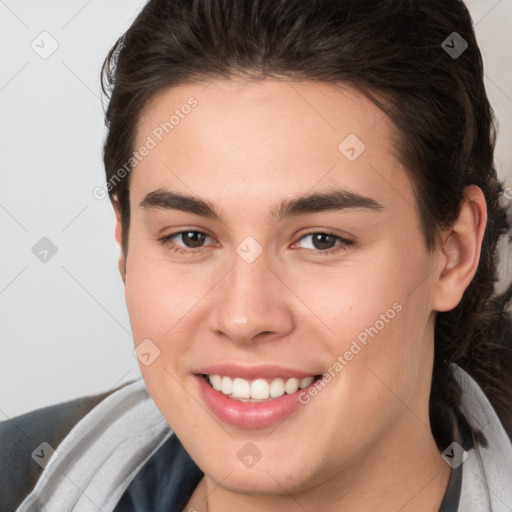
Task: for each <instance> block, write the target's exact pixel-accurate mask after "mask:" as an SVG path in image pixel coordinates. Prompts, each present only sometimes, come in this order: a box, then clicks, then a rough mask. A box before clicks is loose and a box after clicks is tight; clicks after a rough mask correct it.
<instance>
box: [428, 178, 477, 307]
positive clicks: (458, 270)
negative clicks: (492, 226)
mask: <svg viewBox="0 0 512 512" xmlns="http://www.w3.org/2000/svg"><path fill="white" fill-rule="evenodd" d="M464 196H465V197H464V201H463V202H462V205H461V207H460V211H459V215H458V217H457V219H456V220H455V222H454V223H453V224H452V226H451V228H450V229H448V230H447V231H446V232H445V233H443V237H442V241H441V243H440V246H439V248H438V249H437V256H436V257H437V260H438V268H439V269H440V270H439V272H438V274H437V279H436V281H435V283H434V288H433V296H432V309H433V310H434V311H450V310H451V309H453V308H455V307H456V306H457V304H459V302H460V300H461V299H462V296H463V294H464V291H465V290H466V288H467V287H468V286H469V284H470V283H471V280H472V279H473V277H474V275H475V273H476V270H477V268H478V263H479V261H480V252H481V246H482V240H483V236H484V232H485V226H486V224H487V207H486V203H485V197H484V195H483V192H482V190H481V189H480V188H479V187H477V186H476V185H470V186H469V187H466V189H465V190H464Z"/></svg>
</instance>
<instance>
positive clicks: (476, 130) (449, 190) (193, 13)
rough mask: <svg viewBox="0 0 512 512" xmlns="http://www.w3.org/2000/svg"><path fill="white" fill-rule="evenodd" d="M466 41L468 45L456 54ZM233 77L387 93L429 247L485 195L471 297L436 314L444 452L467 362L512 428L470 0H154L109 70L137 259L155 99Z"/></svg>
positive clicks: (489, 155) (511, 381)
mask: <svg viewBox="0 0 512 512" xmlns="http://www.w3.org/2000/svg"><path fill="white" fill-rule="evenodd" d="M455 32H456V33H457V34H456V35H454V33H455ZM450 37H451V39H450ZM454 38H455V39H454ZM444 41H448V43H444V44H443V42H444ZM465 43H467V48H466V49H465V50H464V48H465ZM453 48H455V49H458V50H459V53H460V50H464V51H462V53H460V55H457V54H453V53H451V54H450V52H449V51H448V50H449V49H453ZM233 77H237V78H244V79H247V80H262V79H265V78H274V79H279V80H290V81H302V80H309V81H321V82H328V83H333V84H348V85H350V86H353V87H355V88H356V89H357V90H359V91H361V92H362V93H363V94H365V95H366V96H367V97H369V98H370V99H371V100H372V101H374V102H375V103H376V104H377V105H378V106H379V107H380V108H381V109H382V110H383V111H384V112H386V114H387V115H388V116H389V117H390V119H391V120H392V121H393V123H394V125H395V126H396V129H397V133H398V140H397V144H396V150H397V153H398V158H399V159H400V160H401V162H402V163H403V164H404V166H405V168H406V169H407V172H408V173H409V175H410V177H411V178H412V180H413V183H414V191H415V195H416V199H417V205H418V214H419V218H420V220H421V226H422V231H423V234H424V237H425V241H426V245H427V247H428V249H429V250H432V249H433V248H434V247H435V246H436V244H437V243H438V242H439V233H440V230H441V229H443V228H447V227H449V226H450V225H451V224H452V223H453V221H454V220H455V219H456V218H457V215H458V212H459V209H460V206H461V202H462V201H463V190H464V187H466V186H467V185H470V184H475V185H477V186H479V187H480V188H481V189H482V190H483V193H484V195H485V198H486V202H487V208H488V222H487V226H486V230H485V235H484V240H483V246H482V253H481V258H480V262H479V266H478V269H477V272H476V275H475V277H474V279H473V280H472V282H471V284H470V285H469V286H468V288H467V289H466V291H465V293H464V296H463V298H462V300H461V302H460V303H459V305H458V306H457V307H456V308H455V309H453V310H452V311H448V312H441V313H437V317H436V322H435V361H434V370H433V384H432V389H431V396H430V418H431V422H432V430H433V434H434V437H435V438H436V441H437V443H438V445H439V446H440V448H442V449H444V447H446V444H447V440H445V439H442V432H446V431H447V427H449V425H447V424H446V422H448V418H449V416H450V415H449V411H450V410H453V409H454V406H457V405H458V404H459V403H460V397H461V390H460V389H459V386H458V384H457V382H456V381H455V379H454V377H453V375H452V372H451V371H450V369H449V365H450V363H456V364H458V365H460V366H461V367H462V368H464V369H465V370H466V371H468V372H469V373H470V374H471V375H472V376H473V377H474V378H475V379H476V380H477V382H478V383H479V384H480V386H481V387H482V388H483V390H484V392H485V393H486V394H487V396H488V397H489V399H490V400H491V402H492V404H493V405H494V407H495V409H496V411H497V413H498V415H499V416H500V418H501V420H502V422H503V424H504V426H505V428H506V429H507V431H508V432H509V435H510V434H511V433H512V363H511V361H512V356H511V354H512V349H511V347H510V344H511V343H512V328H511V318H510V314H509V313H508V311H507V307H508V304H509V302H510V299H511V296H512V285H510V286H508V288H507V289H506V291H505V292H504V293H502V294H501V295H500V294H497V292H496V290H495V284H496V283H497V281H498V274H497V262H498V254H497V243H498V241H499V238H500V236H502V235H506V234H507V233H508V237H509V238H510V229H509V224H508V221H507V212H506V209H505V206H504V205H503V204H502V203H500V201H501V197H502V192H503V187H502V184H501V183H500V182H499V180H498V178H497V174H496V170H495V167H494V156H493V154H494V145H495V125H494V118H493V111H492V109H491V106H490V104H489V101H488V98H487V96H486V92H485V87H484V81H483V63H482V57H481V54H480V51H479V48H478V46H477V42H476V39H475V33H474V30H473V26H472V20H471V18H470V15H469V13H468V10H467V8H466V7H465V5H464V4H463V2H462V1H459V0H429V1H428V2H423V1H420V0H387V1H385V2H382V1H381V0H308V1H304V0H280V1H276V0H149V1H148V2H147V4H146V5H145V6H144V8H143V10H142V11H141V12H140V14H139V15H138V17H137V18H136V19H135V21H134V22H133V24H132V25H131V27H130V28H129V29H128V31H127V32H126V33H125V34H124V35H123V36H121V37H120V38H119V40H118V41H117V42H116V44H115V45H114V46H113V48H112V49H111V51H110V52H109V54H108V56H107V58H106V60H105V62H104V65H103V69H102V86H103V91H104V93H105V94H106V95H107V96H108V97H109V98H110V101H109V104H108V109H107V111H106V123H107V127H108V135H107V137H106V140H105V145H104V164H105V170H106V176H107V183H108V184H109V187H108V191H109V195H110V198H111V200H112V201H113V202H114V203H115V204H116V205H117V206H118V207H119V209H120V211H121V216H122V225H123V241H122V250H123V252H124V254H125V255H127V252H128V228H129V223H130V205H129V182H130V180H129V173H128V174H127V177H126V178H125V179H121V180H119V179H117V180H116V179H114V178H116V177H117V178H118V176H116V173H117V172H118V170H119V169H120V168H122V167H123V166H125V164H126V163H127V162H129V161H130V157H131V156H132V154H133V151H134V143H135V137H136V129H137V122H138V120H139V118H140V115H141V112H142V111H143V109H144V107H145V106H146V105H147V104H148V102H149V100H151V99H153V98H154V97H155V95H156V94H157V93H159V92H161V91H163V90H164V89H166V88H169V87H172V86H174V85H177V84H182V83H185V82H202V81H208V80H212V79H215V78H233ZM455 409H456V407H455ZM449 442H450V441H449V440H448V443H449Z"/></svg>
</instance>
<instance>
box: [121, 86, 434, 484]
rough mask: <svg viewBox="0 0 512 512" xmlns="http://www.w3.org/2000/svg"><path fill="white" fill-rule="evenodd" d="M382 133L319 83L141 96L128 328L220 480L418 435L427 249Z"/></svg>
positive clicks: (366, 456) (365, 106)
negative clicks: (146, 103) (145, 98)
mask: <svg viewBox="0 0 512 512" xmlns="http://www.w3.org/2000/svg"><path fill="white" fill-rule="evenodd" d="M191 98H193V99H191ZM186 105H188V106H186ZM173 114H174V118H171V121H169V119H170V116H171V115H173ZM166 122H167V123H168V124H167V125H166V124H165V123H166ZM394 137H395V132H394V128H393V126H392V125H391V123H390V121H389V120H388V119H387V118H386V117H385V116H384V114H383V113H382V112H381V111H380V110H379V109H378V108H377V107H376V106H375V105H374V104H373V103H371V102H370V101H369V100H368V99H366V98H365V97H364V96H363V95H361V94H360V93H358V92H357V91H355V90H354V89H351V88H349V87H338V88H335V87H334V86H332V85H328V84H322V83H310V82H302V83H293V84H291V83H287V82H282V81H277V80H270V79H269V80H265V81H262V82H258V83H248V82H241V81H234V80H217V81H214V82H212V83H210V85H208V86H207V87H206V85H205V84H187V85H181V86H178V87H174V88H172V89H169V90H167V91H164V92H163V93H161V94H160V95H158V96H157V97H155V98H154V99H153V101H152V102H151V104H150V105H149V106H148V108H147V109H146V110H145V111H144V112H143V115H142V117H141V119H140V122H139V125H138V136H137V144H136V149H139V148H141V147H142V146H146V147H147V148H149V149H148V150H147V151H145V150H142V151H140V153H141V154H142V153H144V154H145V155H144V156H143V157H142V158H141V159H140V161H138V162H137V164H136V166H135V167H134V169H133V171H132V173H131V176H130V180H131V181H130V209H131V221H130V229H129V236H128V238H129V250H128V256H127V260H126V280H125V286H126V301H127V305H128V311H129V316H130V320H131V326H132V331H133V337H134V341H135V345H136V346H138V345H139V344H141V343H143V345H141V347H144V353H146V354H149V355H146V356H145V360H144V361H143V362H141V364H140V367H141V371H142V376H143V378H144V381H145V383H146V385H147V388H148V390H149V392H150V394H151V396H152V398H153V400H154V401H155V403H156V405H157V406H158V408H159V409H160V411H161V412H162V414H163V416H164V417H165V419H166V420H167V421H168V423H169V424H170V426H171V427H172V429H173V430H174V431H175V433H176V434H177V435H178V437H179V439H180V440H181V442H182V443H183V445H184V447H185V448H186V450H187V451H188V452H189V454H190V455H191V456H192V458H193V459H194V460H195V461H196V463H197V464H198V465H199V466H200V468H201V469H202V470H203V471H204V472H205V473H206V474H207V475H208V476H209V477H211V478H212V479H213V480H214V481H216V482H217V483H219V484H221V486H222V487H223V488H225V489H229V490H232V491H241V492H242V491H243V492H248V493H250V492H252V493H269V494H279V493H282V489H283V488H285V489H287V491H289V492H298V491H300V490H305V489H309V488H313V487H314V486H318V485H319V484H325V483H328V482H329V481H334V479H336V478H338V477H339V476H340V475H344V477H345V479H346V480H345V481H350V479H351V478H355V475H356V474H360V473H361V472H362V471H367V472H371V467H372V464H373V463H374V461H375V460H376V459H375V457H381V458H382V457H384V458H385V457H388V460H389V458H393V457H399V456H400V455H399V453H400V450H401V448H400V446H405V445H407V448H410V446H409V441H410V442H411V443H412V442H414V441H415V440H418V436H425V432H426V429H425V425H428V396H429V389H430V372H431V367H432V357H433V356H432V350H433V348H432V345H433V327H432V326H433V313H432V305H431V276H432V270H433V267H434V260H433V259H432V256H431V255H429V253H428V252H427V250H426V247H425V242H424V239H423V237H422V233H421V231H420V224H419V217H418V213H417V210H416V206H415V205H416V202H415V198H414V194H413V188H412V184H411V182H410V181H409V179H408V177H407V174H406V172H405V170H404V169H403V168H402V167H401V165H400V164H399V162H398V160H397V159H396V158H395V156H394V155H393V140H394ZM181 196H185V197H181ZM187 198H188V199H187ZM322 376H323V378H321V379H320V377H322ZM210 378H211V382H210ZM301 387H302V389H301ZM214 388H216V389H214ZM283 393H284V394H283ZM230 395H231V396H230ZM234 395H236V396H234ZM404 405H405V406H404ZM422 422H423V423H424V425H421V423H422ZM404 440H407V442H406V443H404ZM397 454H398V455H397ZM404 456H405V455H404Z"/></svg>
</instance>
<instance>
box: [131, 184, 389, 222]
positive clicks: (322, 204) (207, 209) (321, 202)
mask: <svg viewBox="0 0 512 512" xmlns="http://www.w3.org/2000/svg"><path fill="white" fill-rule="evenodd" d="M139 206H140V207H141V208H144V209H153V208H154V209H160V208H163V209H174V210H180V211H184V212H188V213H193V214H196V215H200V216H201V217H205V218H210V219H216V220H219V221H221V222H224V221H223V219H222V216H221V215H220V214H219V213H218V212H217V211H216V209H215V206H214V205H213V204H212V203H210V202H209V201H205V200H203V199H199V198H197V197H193V196H189V195H186V194H179V193H177V192H174V191H171V190H166V189H158V190H154V191H153V192H149V193H148V194H147V195H146V196H145V197H144V199H143V200H142V202H141V203H140V205H139ZM355 208H358V209H359V208H362V209H366V210H369V211H378V210H382V209H384V207H383V206H382V205H381V204H380V203H378V202H377V201H375V199H373V198H371V197H367V196H364V195H361V194H358V193H355V192H351V191H349V190H343V189H329V190H327V191H325V192H316V193H312V194H308V195H305V196H299V197H294V198H292V199H287V200H285V201H283V202H281V203H280V204H279V205H277V207H274V208H273V209H272V210H271V212H270V214H271V217H272V218H273V219H274V222H280V221H282V220H283V219H285V218H289V217H296V216H299V215H305V214H308V213H319V212H327V211H342V210H349V209H350V210H351V209H355Z"/></svg>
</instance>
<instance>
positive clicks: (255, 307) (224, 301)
mask: <svg viewBox="0 0 512 512" xmlns="http://www.w3.org/2000/svg"><path fill="white" fill-rule="evenodd" d="M236 251H237V254H235V255H234V257H233V260H232V261H233V265H232V268H231V270H230V272H229V273H228V274H227V275H226V277H225V279H223V280H222V281H221V283H219V284H220V287H219V294H220V296H218V297H217V300H216V303H215V305H214V311H215V312H214V314H213V324H212V326H211V327H212V328H213V329H214V330H215V331H217V332H218V333H224V334H225V335H227V336H228V337H229V338H231V339H232V340H233V341H236V342H241V343H244V342H250V341H252V340H253V339H254V338H256V337H257V336H258V335H260V334H262V333H267V334H268V335H270V334H271V333H272V334H274V335H276V336H280V335H283V334H285V333H286V332H287V331H288V330H290V329H291V328H293V319H292V314H291V311H290V309H289V305H288V304H287V303H286V287H285V286H284V285H283V284H282V283H281V282H280V281H279V279H277V277H276V276H275V275H274V272H275V271H274V272H272V271H271V270H270V269H269V265H270V262H269V261H268V258H267V255H266V254H265V253H264V252H263V250H262V248H259V249H258V247H256V245H255V244H254V242H253V241H251V240H245V241H244V242H242V243H241V244H240V245H239V246H238V247H237V249H236Z"/></svg>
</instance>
